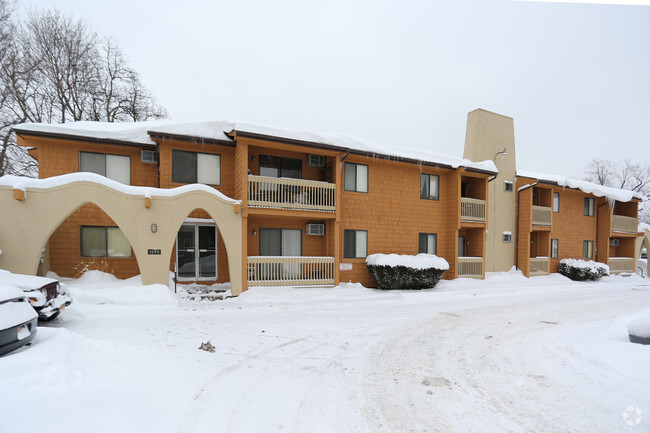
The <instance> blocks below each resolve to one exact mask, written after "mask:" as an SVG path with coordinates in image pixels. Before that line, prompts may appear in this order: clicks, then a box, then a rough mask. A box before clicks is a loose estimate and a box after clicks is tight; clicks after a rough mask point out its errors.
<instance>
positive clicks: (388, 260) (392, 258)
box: [366, 253, 449, 271]
mask: <svg viewBox="0 0 650 433" xmlns="http://www.w3.org/2000/svg"><path fill="white" fill-rule="evenodd" d="M366 264H368V265H374V266H405V267H407V268H412V269H431V268H434V269H441V270H445V271H446V270H448V269H449V263H448V262H447V260H445V259H443V258H442V257H438V256H435V255H433V254H424V253H421V254H418V255H416V256H412V255H407V254H371V255H369V256H368V257H366Z"/></svg>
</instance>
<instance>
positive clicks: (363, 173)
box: [343, 162, 368, 192]
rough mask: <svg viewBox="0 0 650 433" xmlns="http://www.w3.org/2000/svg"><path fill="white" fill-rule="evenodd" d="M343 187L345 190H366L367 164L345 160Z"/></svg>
mask: <svg viewBox="0 0 650 433" xmlns="http://www.w3.org/2000/svg"><path fill="white" fill-rule="evenodd" d="M343 189H345V190H346V191H356V192H368V166H367V165H364V164H355V163H353V162H346V163H345V184H344V188H343Z"/></svg>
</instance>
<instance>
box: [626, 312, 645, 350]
mask: <svg viewBox="0 0 650 433" xmlns="http://www.w3.org/2000/svg"><path fill="white" fill-rule="evenodd" d="M627 333H628V335H629V337H630V341H631V342H632V343H639V344H650V316H648V317H644V318H642V319H639V320H635V321H634V322H631V323H630V324H628V325H627Z"/></svg>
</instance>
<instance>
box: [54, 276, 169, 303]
mask: <svg viewBox="0 0 650 433" xmlns="http://www.w3.org/2000/svg"><path fill="white" fill-rule="evenodd" d="M48 277H50V278H55V279H58V280H59V281H61V282H62V283H63V284H66V285H67V286H69V287H70V291H71V292H72V296H73V298H74V299H75V301H77V302H81V303H85V304H95V305H107V304H112V305H124V306H127V305H131V306H176V305H178V300H177V299H176V297H175V296H174V294H173V293H172V292H171V291H170V290H169V287H167V286H165V285H163V284H150V285H142V278H141V277H140V276H139V275H138V276H136V277H132V278H127V279H125V280H120V279H119V278H116V277H115V276H113V275H111V274H108V273H106V272H102V271H97V270H93V271H87V272H86V273H84V274H83V275H82V276H81V277H80V278H79V279H77V280H74V279H69V278H60V277H58V276H57V275H56V274H55V273H53V272H50V273H48Z"/></svg>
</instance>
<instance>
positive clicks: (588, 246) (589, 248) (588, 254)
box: [582, 241, 594, 260]
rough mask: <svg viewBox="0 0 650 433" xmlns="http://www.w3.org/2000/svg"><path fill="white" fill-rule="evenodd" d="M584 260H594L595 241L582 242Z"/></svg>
mask: <svg viewBox="0 0 650 433" xmlns="http://www.w3.org/2000/svg"><path fill="white" fill-rule="evenodd" d="M582 258H583V259H585V260H586V259H593V258H594V241H582Z"/></svg>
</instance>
